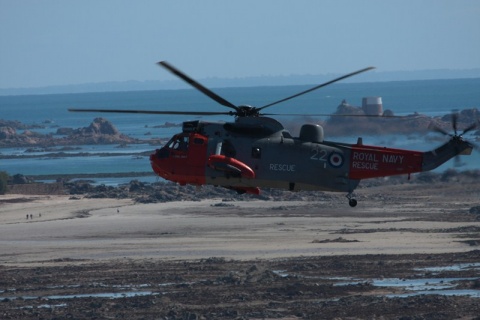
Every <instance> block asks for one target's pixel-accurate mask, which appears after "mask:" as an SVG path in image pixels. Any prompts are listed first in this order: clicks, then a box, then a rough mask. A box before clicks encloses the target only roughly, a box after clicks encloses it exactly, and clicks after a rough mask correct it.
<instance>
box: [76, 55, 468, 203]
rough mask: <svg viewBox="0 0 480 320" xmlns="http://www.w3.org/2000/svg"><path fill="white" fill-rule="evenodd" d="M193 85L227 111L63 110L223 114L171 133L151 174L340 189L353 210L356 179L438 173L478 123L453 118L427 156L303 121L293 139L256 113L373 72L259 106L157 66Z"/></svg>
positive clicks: (235, 184)
mask: <svg viewBox="0 0 480 320" xmlns="http://www.w3.org/2000/svg"><path fill="white" fill-rule="evenodd" d="M158 64H159V65H160V66H162V67H164V68H165V69H167V70H168V71H170V72H172V73H173V74H174V75H175V76H177V77H179V78H180V79H182V80H183V81H185V82H186V83H188V84H189V85H191V86H192V87H193V88H195V89H197V90H199V91H200V92H202V93H203V94H205V95H206V96H208V97H209V98H211V99H212V100H214V101H215V102H217V103H219V104H220V105H222V106H224V107H227V108H229V109H232V110H230V111H226V112H204V111H148V110H111V109H69V110H70V111H75V112H112V113H143V114H159V115H192V116H210V115H230V116H234V118H235V120H234V121H233V122H207V121H203V120H195V121H186V122H183V126H182V132H180V133H178V134H175V135H174V136H173V137H172V138H171V139H170V141H169V142H168V143H166V144H165V145H164V146H163V147H162V148H160V149H157V150H156V151H155V152H154V153H153V154H151V155H150V163H151V166H152V169H153V171H154V172H155V173H156V174H157V175H158V176H160V177H162V178H164V179H166V180H170V181H173V182H176V183H179V184H180V185H186V184H192V185H197V186H201V185H205V184H207V185H214V186H221V187H225V188H228V189H232V190H236V191H237V192H238V193H248V194H259V193H260V188H280V189H287V190H290V191H299V190H318V191H333V192H346V193H347V195H346V197H347V199H348V203H349V205H350V206H351V207H355V206H356V205H357V200H356V199H355V198H354V195H353V191H354V190H355V188H356V187H357V186H358V184H359V183H360V181H361V180H362V179H368V178H377V177H386V176H392V175H402V174H406V175H410V174H411V173H416V172H423V171H429V170H432V169H435V168H437V167H438V166H440V165H441V164H443V163H445V162H446V161H448V160H449V159H451V158H453V157H455V156H457V155H469V154H471V152H472V149H473V144H471V143H470V142H468V141H466V140H464V139H463V135H464V134H465V133H467V132H468V131H471V130H473V129H474V128H475V127H476V125H477V123H475V124H472V125H470V126H469V127H467V128H466V129H465V130H464V131H463V132H462V133H460V134H458V133H457V124H456V122H457V117H456V116H455V115H453V116H452V123H453V128H454V134H449V133H448V132H446V131H445V130H443V129H440V128H438V129H437V131H440V132H441V133H444V134H445V135H449V136H450V138H449V140H448V141H447V142H446V143H444V144H443V145H441V146H440V147H438V148H436V149H434V150H432V151H427V152H421V151H412V150H402V149H394V148H387V147H379V146H371V145H364V144H363V142H362V139H361V138H358V141H357V142H356V143H355V144H347V143H343V142H333V141H327V140H325V139H324V132H323V128H322V127H321V126H320V125H318V124H309V123H307V124H304V125H303V126H302V127H301V129H300V134H299V136H298V137H293V136H292V135H291V134H290V133H289V132H288V131H287V130H285V128H284V127H283V125H282V124H281V123H280V122H278V121H277V120H275V119H273V118H270V117H268V116H272V115H274V114H267V113H263V110H265V109H266V108H269V107H272V106H274V105H277V104H279V103H282V102H285V101H287V100H290V99H293V98H296V97H298V96H301V95H303V94H306V93H309V92H312V91H314V90H317V89H320V88H322V87H324V86H327V85H330V84H332V83H334V82H337V81H340V80H342V79H345V78H348V77H351V76H354V75H357V74H360V73H362V72H365V71H368V70H371V69H373V68H374V67H368V68H365V69H361V70H358V71H355V72H352V73H349V74H346V75H344V76H341V77H338V78H336V79H333V80H331V81H328V82H325V83H322V84H320V85H317V86H315V87H313V88H311V89H308V90H305V91H302V92H300V93H297V94H295V95H292V96H289V97H287V98H284V99H281V100H278V101H275V102H272V103H269V104H267V105H264V106H262V107H252V106H249V105H235V104H233V103H231V102H230V101H228V100H226V99H224V98H223V97H221V96H219V95H217V94H216V93H214V92H213V91H212V90H210V89H207V88H206V87H204V86H203V85H201V84H200V83H199V82H197V81H195V80H194V79H192V78H191V77H189V76H188V75H186V74H185V73H183V72H181V71H180V70H178V69H177V68H175V67H174V66H172V65H171V64H169V63H167V62H165V61H161V62H159V63H158Z"/></svg>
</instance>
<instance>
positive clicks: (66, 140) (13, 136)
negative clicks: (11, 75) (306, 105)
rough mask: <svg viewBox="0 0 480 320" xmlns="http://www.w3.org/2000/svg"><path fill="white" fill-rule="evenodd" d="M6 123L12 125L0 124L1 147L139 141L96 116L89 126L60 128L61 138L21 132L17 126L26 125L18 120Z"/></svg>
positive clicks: (27, 131)
mask: <svg viewBox="0 0 480 320" xmlns="http://www.w3.org/2000/svg"><path fill="white" fill-rule="evenodd" d="M1 123H4V121H3V122H0V124H1ZM5 124H10V126H3V127H2V126H0V147H33V146H42V147H52V146H62V145H84V144H116V143H118V144H123V145H125V144H129V143H138V142H139V141H138V140H137V139H134V138H131V137H128V136H126V135H123V134H121V133H120V132H119V131H118V129H117V128H116V127H115V126H114V125H113V124H112V123H111V122H110V121H108V120H106V119H104V118H96V119H95V120H94V121H93V122H92V123H91V124H90V125H89V126H88V127H84V128H78V129H72V128H59V129H57V132H56V134H57V135H61V136H62V137H59V138H56V137H54V136H53V135H52V134H40V133H37V132H34V131H30V130H28V129H27V130H25V131H24V132H23V133H21V134H19V133H18V132H17V130H18V129H17V128H18V127H20V128H24V127H25V126H22V125H21V124H20V123H18V122H13V123H11V122H8V123H7V122H5ZM13 125H15V127H14V126H13Z"/></svg>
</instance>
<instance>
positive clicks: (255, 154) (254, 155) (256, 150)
mask: <svg viewBox="0 0 480 320" xmlns="http://www.w3.org/2000/svg"><path fill="white" fill-rule="evenodd" d="M261 157H262V149H260V148H257V147H253V148H252V158H254V159H260V158H261Z"/></svg>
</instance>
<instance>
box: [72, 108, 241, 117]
mask: <svg viewBox="0 0 480 320" xmlns="http://www.w3.org/2000/svg"><path fill="white" fill-rule="evenodd" d="M68 111H70V112H107V113H140V114H171V115H187V116H217V115H231V114H232V113H231V112H206V111H153V110H119V109H116V110H114V109H73V108H72V109H68Z"/></svg>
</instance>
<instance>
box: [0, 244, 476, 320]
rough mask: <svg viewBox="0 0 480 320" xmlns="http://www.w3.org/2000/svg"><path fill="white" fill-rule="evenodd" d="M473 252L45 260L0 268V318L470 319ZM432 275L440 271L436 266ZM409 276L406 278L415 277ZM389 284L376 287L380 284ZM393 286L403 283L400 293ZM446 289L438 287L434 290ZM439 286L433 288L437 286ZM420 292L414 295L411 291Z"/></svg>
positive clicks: (472, 310) (472, 316) (473, 301)
mask: <svg viewBox="0 0 480 320" xmlns="http://www.w3.org/2000/svg"><path fill="white" fill-rule="evenodd" d="M479 256H480V252H479V251H478V250H477V251H471V252H466V253H458V254H437V255H421V254H416V255H367V256H338V257H303V258H291V259H281V260H277V261H275V260H273V261H272V260H270V261H268V260H255V261H235V260H225V259H222V258H215V257H212V258H209V259H202V260H195V261H173V262H168V261H161V260H151V259H149V260H136V261H134V260H125V259H123V260H120V259H119V260H116V261H112V262H107V263H91V262H88V261H69V260H64V261H61V260H59V261H52V263H56V264H59V266H41V267H23V268H21V269H16V268H12V267H0V272H1V273H2V278H1V282H0V285H1V286H2V287H4V288H9V291H7V292H3V293H1V297H2V301H1V302H0V315H1V316H2V319H11V320H16V319H25V320H26V319H85V318H88V319H237V320H238V319H478V315H479V314H480V303H479V299H480V297H475V296H469V295H451V294H447V291H444V293H442V291H443V290H442V289H430V290H424V291H422V289H418V290H416V289H411V288H410V289H409V285H408V284H409V283H412V282H415V281H418V283H419V284H418V287H422V288H428V287H430V288H433V287H435V285H433V284H430V286H429V285H425V282H428V281H433V280H429V279H431V278H436V279H439V281H441V279H447V278H452V277H454V278H456V279H457V280H456V281H455V283H454V284H453V285H452V288H453V289H452V288H451V289H450V290H449V291H455V290H456V291H457V292H459V293H460V292H462V291H464V292H480V280H479V279H478V269H476V268H475V267H472V268H471V269H464V270H462V271H439V272H438V273H436V274H435V275H433V274H432V273H431V272H430V271H428V268H429V267H432V266H435V267H442V266H444V267H446V268H445V270H448V267H451V266H457V265H469V264H471V265H472V266H474V265H475V264H477V265H478V257H479ZM439 270H441V268H439ZM415 279H416V280H415ZM382 281H383V282H388V281H392V282H395V281H396V282H398V285H394V286H382V285H378V284H376V283H377V282H378V283H381V282H382ZM402 282H404V283H405V285H404V286H402ZM448 285H451V283H450V282H448V280H446V281H445V283H444V286H448ZM439 287H442V286H439ZM419 292H420V293H419Z"/></svg>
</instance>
